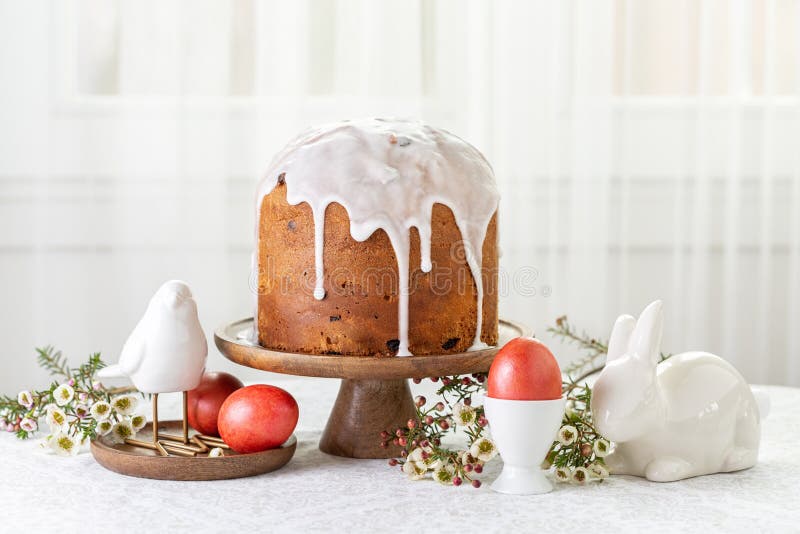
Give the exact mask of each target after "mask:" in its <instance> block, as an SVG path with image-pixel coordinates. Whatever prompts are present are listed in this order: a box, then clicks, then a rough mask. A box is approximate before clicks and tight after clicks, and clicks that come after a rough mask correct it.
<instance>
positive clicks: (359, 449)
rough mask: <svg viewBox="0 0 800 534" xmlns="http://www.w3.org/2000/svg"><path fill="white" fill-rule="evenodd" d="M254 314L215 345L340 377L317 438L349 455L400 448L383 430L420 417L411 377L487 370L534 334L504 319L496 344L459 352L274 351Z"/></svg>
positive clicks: (277, 366)
mask: <svg viewBox="0 0 800 534" xmlns="http://www.w3.org/2000/svg"><path fill="white" fill-rule="evenodd" d="M252 329H253V319H252V318H248V319H242V320H239V321H236V322H233V323H230V324H227V325H224V326H222V327H220V328H219V329H217V331H216V332H215V333H214V341H215V342H216V344H217V348H218V349H219V350H220V352H222V354H224V355H225V357H226V358H228V359H229V360H231V361H234V362H236V363H238V364H241V365H245V366H247V367H253V368H255V369H261V370H262V371H271V372H274V373H283V374H289V375H297V376H316V377H324V378H340V379H342V383H341V386H340V387H339V395H338V397H337V398H336V403H335V404H334V406H333V409H332V410H331V415H330V417H328V424H327V425H326V426H325V431H324V432H323V434H322V438H321V439H320V442H319V448H320V450H321V451H322V452H326V453H328V454H333V455H336V456H345V457H349V458H392V457H395V456H398V455H399V449H397V447H393V446H391V445H390V447H389V448H388V449H384V448H383V447H381V444H380V441H381V440H380V432H381V431H382V430H389V431H391V430H392V429H394V428H398V427H402V426H405V424H406V422H407V421H408V420H409V419H413V418H416V411H415V409H414V402H413V400H412V398H411V390H410V389H409V387H408V380H407V379H408V378H426V377H432V376H445V375H462V374H470V373H479V372H486V371H488V370H489V366H490V365H491V364H492V360H493V359H494V356H495V354H497V351H498V350H499V347H501V346H503V345H504V344H505V343H506V342H507V341H509V340H510V339H512V338H515V337H519V336H527V335H530V332H529V331H528V330H527V329H526V328H525V327H523V326H522V325H520V324H517V323H513V322H511V321H504V320H502V319H501V320H500V326H499V343H498V346H497V347H491V348H488V349H483V350H476V351H470V352H462V353H457V354H438V355H431V356H408V357H402V358H398V357H394V358H392V357H383V358H376V357H369V356H332V355H321V354H297V353H291V352H281V351H277V350H270V349H266V348H264V347H261V346H260V345H255V344H253V343H252V342H251V341H250V339H251V334H250V333H251V332H252Z"/></svg>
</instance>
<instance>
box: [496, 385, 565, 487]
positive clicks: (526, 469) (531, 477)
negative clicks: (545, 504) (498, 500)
mask: <svg viewBox="0 0 800 534" xmlns="http://www.w3.org/2000/svg"><path fill="white" fill-rule="evenodd" d="M564 402H565V401H564V399H563V398H561V399H555V400H543V401H524V400H506V399H494V398H491V397H486V398H485V399H484V403H483V407H484V410H485V411H486V417H487V418H488V419H489V428H490V429H491V432H492V439H493V440H494V442H495V444H496V445H497V450H498V451H499V452H500V456H501V457H502V458H503V463H504V465H503V471H502V472H501V473H500V476H499V477H497V480H495V481H494V483H493V484H492V486H491V487H492V490H494V491H497V492H499V493H508V494H512V495H535V494H539V493H548V492H550V491H552V490H553V485H552V484H551V483H550V481H549V480H547V477H545V472H544V471H542V468H541V464H542V460H544V458H545V456H546V455H547V451H548V450H550V446H551V445H552V444H553V440H554V439H555V437H556V434H557V432H558V429H559V428H560V426H561V419H562V417H563V416H564Z"/></svg>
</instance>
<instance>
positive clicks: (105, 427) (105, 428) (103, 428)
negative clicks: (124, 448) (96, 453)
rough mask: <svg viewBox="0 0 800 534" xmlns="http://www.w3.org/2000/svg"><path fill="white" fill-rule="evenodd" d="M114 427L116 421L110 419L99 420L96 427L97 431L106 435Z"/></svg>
mask: <svg viewBox="0 0 800 534" xmlns="http://www.w3.org/2000/svg"><path fill="white" fill-rule="evenodd" d="M113 427H114V423H112V422H111V421H109V420H108V419H104V420H102V421H98V423H97V426H96V427H95V430H96V432H97V433H98V434H99V435H101V436H105V435H106V434H108V433H109V432H111V429H112V428H113Z"/></svg>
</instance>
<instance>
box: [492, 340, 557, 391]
mask: <svg viewBox="0 0 800 534" xmlns="http://www.w3.org/2000/svg"><path fill="white" fill-rule="evenodd" d="M486 394H487V395H488V396H489V397H491V398H493V399H506V400H554V399H560V398H561V369H560V368H559V367H558V362H557V361H556V359H555V357H554V356H553V353H552V352H550V349H548V348H547V347H546V346H545V345H544V343H542V342H541V341H539V340H537V339H534V338H532V337H518V338H515V339H512V340H511V341H509V342H508V343H506V344H505V345H504V346H503V348H501V349H500V352H498V353H497V356H495V357H494V362H492V366H491V368H490V369H489V378H488V380H487V383H486Z"/></svg>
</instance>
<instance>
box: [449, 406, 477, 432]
mask: <svg viewBox="0 0 800 534" xmlns="http://www.w3.org/2000/svg"><path fill="white" fill-rule="evenodd" d="M453 420H454V421H455V423H456V425H458V426H469V425H471V424H472V423H474V422H475V408H473V407H472V406H467V405H466V404H464V403H461V402H459V403H457V404H456V405H455V406H453Z"/></svg>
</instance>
